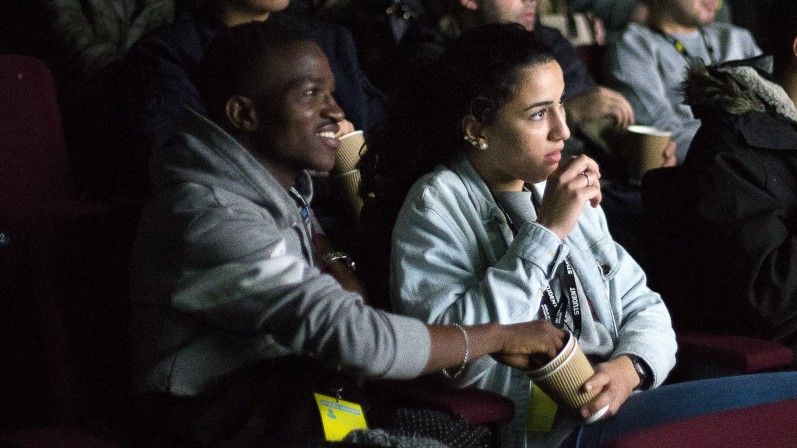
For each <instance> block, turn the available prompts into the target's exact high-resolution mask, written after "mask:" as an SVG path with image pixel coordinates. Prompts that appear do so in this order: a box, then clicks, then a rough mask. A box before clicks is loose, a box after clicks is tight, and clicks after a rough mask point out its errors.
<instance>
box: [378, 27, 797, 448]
mask: <svg viewBox="0 0 797 448" xmlns="http://www.w3.org/2000/svg"><path fill="white" fill-rule="evenodd" d="M416 76H417V78H412V77H411V78H409V79H408V82H409V83H410V84H409V85H416V83H415V82H413V81H416V80H417V79H421V78H422V79H424V80H425V82H426V83H427V84H426V86H424V87H422V88H420V87H419V88H418V89H416V90H414V91H411V92H410V91H408V94H407V95H406V99H405V100H404V101H402V102H401V103H398V104H396V105H395V106H394V107H395V109H394V110H392V111H391V116H390V117H389V119H388V120H386V126H385V127H384V128H383V129H382V131H381V132H380V133H377V134H376V135H375V136H374V137H373V138H372V139H371V142H370V143H369V146H368V150H367V151H366V153H365V154H364V156H363V160H362V173H363V180H364V183H363V193H364V197H366V198H370V199H369V200H370V202H371V203H373V202H384V203H385V204H386V205H387V206H389V207H390V206H398V207H400V209H399V211H398V218H397V219H396V221H395V223H394V226H393V229H392V247H391V252H390V292H391V300H392V305H393V309H394V310H396V311H397V312H400V313H403V314H407V315H410V316H414V317H417V318H419V319H421V320H424V321H426V322H427V323H430V324H454V323H458V324H476V323H482V324H483V323H488V322H499V323H504V324H509V323H512V322H521V321H526V320H538V321H550V322H552V323H553V324H554V325H556V326H557V327H558V328H561V329H563V330H567V331H569V332H570V333H572V334H573V335H574V336H575V337H576V338H577V339H578V343H579V345H580V347H582V349H583V350H584V352H585V353H586V354H587V355H588V356H589V357H590V358H591V359H592V361H593V363H594V364H595V371H596V373H595V375H594V376H592V377H591V378H590V379H588V380H587V382H586V383H585V384H584V386H583V387H584V388H585V389H586V390H597V391H600V392H599V394H598V395H597V396H596V397H595V398H594V399H593V400H592V401H591V402H589V403H587V404H586V405H584V406H583V407H581V408H580V409H579V410H578V413H577V416H572V415H570V414H569V413H567V412H561V410H560V412H558V413H554V412H553V411H549V410H548V409H550V408H548V407H546V405H544V404H543V403H544V400H539V397H538V394H539V393H538V392H535V391H534V389H533V387H531V386H533V385H532V382H531V380H530V379H529V377H528V376H527V375H524V374H523V373H522V372H518V371H512V370H509V369H506V368H504V367H503V366H501V365H498V364H496V363H494V362H492V363H474V364H472V365H470V366H469V368H468V369H466V370H465V371H463V372H460V373H461V375H458V376H457V377H456V378H453V379H452V381H451V382H452V384H455V385H457V386H464V385H470V384H474V385H476V386H477V387H480V388H483V389H486V390H490V391H493V392H496V393H500V394H503V395H505V396H507V397H509V398H510V399H512V400H513V401H514V403H515V418H514V420H513V421H512V422H511V423H509V424H508V425H507V426H506V427H505V428H504V431H502V440H501V443H502V446H505V447H513V448H516V447H523V446H533V447H543V448H544V447H571V446H578V447H597V446H604V445H603V444H604V443H606V442H608V441H610V440H611V439H612V438H614V437H617V436H619V435H622V434H624V433H627V432H631V431H634V430H637V429H640V428H644V427H647V426H653V425H658V424H661V423H664V422H669V421H674V420H678V419H681V418H687V417H690V416H695V415H702V414H706V413H714V412H719V411H721V410H725V409H732V408H738V407H742V406H750V405H754V404H757V403H759V398H758V394H759V393H760V394H762V396H763V397H765V398H762V400H763V402H767V401H773V400H779V399H783V398H792V397H795V396H797V372H790V373H788V374H783V375H779V374H776V375H774V376H747V377H728V378H722V379H717V380H710V381H706V382H689V383H681V384H677V385H669V386H665V387H658V388H657V386H659V385H661V384H662V383H663V382H664V380H665V378H666V377H667V375H668V373H669V372H670V369H671V368H672V367H673V365H674V363H675V351H676V342H675V334H674V332H673V329H672V327H671V322H670V316H669V313H668V311H667V308H666V307H665V305H664V302H663V301H662V299H661V297H660V296H659V294H657V293H656V292H654V291H652V290H651V289H650V288H649V287H648V286H647V284H646V278H645V273H644V272H643V271H642V269H641V268H640V266H639V265H638V264H637V263H636V261H635V260H634V259H633V258H632V257H631V256H630V255H629V254H628V253H627V252H626V251H625V250H624V249H623V248H622V247H621V246H619V245H617V244H616V243H615V242H614V241H613V239H612V235H611V233H610V232H609V229H608V227H607V224H606V219H605V217H604V215H603V211H602V209H601V207H600V202H601V199H602V186H601V183H600V182H599V180H600V178H601V171H600V168H599V167H598V165H597V164H596V163H595V161H594V160H592V159H590V158H589V157H587V156H585V155H580V156H576V157H571V158H568V157H562V151H563V148H564V140H566V139H567V138H568V136H569V132H570V131H569V128H568V126H567V124H566V120H565V110H564V107H563V105H562V97H563V92H564V89H565V84H564V79H563V74H562V69H561V68H560V67H559V64H558V63H557V62H556V60H555V58H554V56H553V53H552V52H551V51H550V49H548V48H547V47H546V45H545V44H544V42H542V41H541V40H539V39H538V38H537V37H536V33H532V32H529V31H527V30H526V29H524V28H523V27H521V26H519V25H517V24H491V25H484V26H480V27H475V28H471V29H470V30H468V31H466V32H464V33H463V34H462V35H461V36H460V37H459V38H458V39H457V41H456V42H454V44H453V45H452V46H451V47H450V48H449V50H447V51H446V52H445V53H444V54H443V55H442V56H441V58H440V60H439V62H438V64H437V65H436V66H434V67H425V68H424V69H423V70H422V71H421V72H420V73H416ZM366 206H368V204H366ZM390 234H391V233H388V235H390ZM753 390H755V392H753ZM635 392H636V393H635ZM754 397H755V398H754ZM601 409H605V412H606V416H608V418H604V419H602V420H599V421H597V422H596V423H591V424H589V425H582V421H583V420H582V419H585V418H588V417H589V416H592V415H595V414H596V413H597V412H599V411H600V410H601ZM546 419H550V420H546ZM541 420H542V421H547V423H546V424H543V423H541ZM530 428H531V429H530Z"/></svg>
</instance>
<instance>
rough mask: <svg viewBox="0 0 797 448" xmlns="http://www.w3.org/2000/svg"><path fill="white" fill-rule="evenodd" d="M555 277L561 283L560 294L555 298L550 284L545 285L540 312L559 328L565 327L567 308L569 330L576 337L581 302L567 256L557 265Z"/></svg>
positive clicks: (578, 329)
mask: <svg viewBox="0 0 797 448" xmlns="http://www.w3.org/2000/svg"><path fill="white" fill-rule="evenodd" d="M556 277H557V278H558V279H559V282H560V283H561V285H560V286H561V290H562V295H561V296H560V297H559V298H557V297H556V294H554V293H553V290H552V289H551V285H550V284H548V285H546V286H545V293H544V294H543V297H542V301H541V302H540V308H541V309H542V314H543V315H544V316H545V319H546V320H548V321H550V322H551V323H552V324H554V326H556V327H557V328H560V329H561V328H564V327H565V323H566V317H567V310H568V309H570V313H571V316H572V318H573V328H572V329H571V330H572V331H573V336H575V337H576V339H578V337H579V336H581V304H580V303H579V299H578V288H577V287H576V275H575V272H574V271H573V265H571V264H570V260H569V258H568V257H565V259H564V261H563V262H562V264H560V265H559V269H557V271H556Z"/></svg>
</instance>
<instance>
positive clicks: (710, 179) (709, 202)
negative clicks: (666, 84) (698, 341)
mask: <svg viewBox="0 0 797 448" xmlns="http://www.w3.org/2000/svg"><path fill="white" fill-rule="evenodd" d="M775 3H776V4H778V3H780V4H778V5H777V6H775V7H776V8H779V10H778V11H779V12H778V13H776V14H773V17H777V18H778V20H779V21H780V25H779V26H778V27H771V28H770V29H771V30H772V32H773V36H772V37H773V43H774V47H773V49H775V51H774V67H773V66H772V64H771V63H772V59H771V58H769V57H760V58H754V59H749V60H743V61H735V62H729V63H726V64H722V65H719V66H710V67H700V66H698V67H695V68H693V69H692V70H691V73H690V76H689V78H688V81H687V83H686V85H685V87H686V89H685V92H686V98H687V102H688V103H689V104H690V105H691V107H692V110H693V111H694V114H695V116H697V117H698V118H700V119H701V120H702V125H701V127H700V130H699V131H698V133H697V135H696V136H695V139H694V141H693V143H692V146H691V148H690V150H689V153H688V154H687V157H686V160H685V161H684V165H683V168H684V178H685V179H686V181H687V183H688V185H685V186H684V190H685V191H686V192H688V194H686V195H684V196H685V197H687V198H689V199H690V200H689V201H686V202H685V203H684V204H685V206H686V209H685V213H686V218H687V219H686V220H685V227H684V232H683V235H682V237H683V238H684V239H685V241H688V244H689V246H690V250H691V251H693V252H694V254H695V256H694V258H693V260H692V261H691V263H692V264H691V266H690V270H691V271H693V272H696V273H699V274H698V276H697V281H694V282H691V283H693V284H692V285H691V286H690V290H691V291H692V294H691V297H692V298H693V299H694V298H701V300H697V301H695V302H696V303H695V304H694V305H695V306H694V307H693V308H690V310H689V313H688V314H689V315H690V316H692V319H694V320H696V321H698V322H699V323H700V325H701V326H703V327H704V328H711V329H714V330H720V331H726V332H744V333H746V334H750V335H754V336H760V337H767V338H770V339H772V340H775V341H780V342H783V343H785V344H788V345H791V346H792V347H793V348H797V107H795V102H797V3H795V2H793V1H782V2H775ZM784 22H785V23H784ZM773 68H774V72H773ZM703 299H705V301H704V300H703ZM712 300H713V302H712Z"/></svg>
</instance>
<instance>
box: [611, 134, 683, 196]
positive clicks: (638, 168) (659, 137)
mask: <svg viewBox="0 0 797 448" xmlns="http://www.w3.org/2000/svg"><path fill="white" fill-rule="evenodd" d="M670 135H671V133H670V132H667V131H662V130H660V129H657V128H655V127H653V126H641V125H631V126H628V128H627V129H626V131H625V132H624V133H623V134H622V135H621V136H620V146H621V148H620V156H621V158H622V160H623V163H624V166H625V169H626V173H627V175H628V180H629V182H631V183H635V184H639V183H641V181H642V175H643V174H645V173H646V172H647V171H649V170H652V169H654V168H660V167H661V166H662V165H663V164H664V161H665V159H664V150H665V149H666V148H667V145H668V144H669V143H670Z"/></svg>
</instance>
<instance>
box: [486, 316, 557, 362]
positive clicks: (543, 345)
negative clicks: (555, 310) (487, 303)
mask: <svg viewBox="0 0 797 448" xmlns="http://www.w3.org/2000/svg"><path fill="white" fill-rule="evenodd" d="M501 337H502V338H503V341H504V342H503V344H502V346H501V349H500V350H499V351H498V352H496V353H493V355H492V356H493V358H495V360H497V361H498V362H500V363H502V364H506V365H508V366H511V367H515V368H518V369H522V370H531V369H534V368H537V367H539V366H540V365H541V364H542V363H544V362H547V361H548V360H550V359H553V358H554V357H555V356H556V354H557V353H558V352H559V350H561V349H562V346H563V345H564V337H565V333H564V332H563V331H562V330H560V329H558V328H556V327H555V326H553V324H551V323H550V322H548V321H547V320H534V321H531V322H524V323H520V324H511V325H502V326H501Z"/></svg>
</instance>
